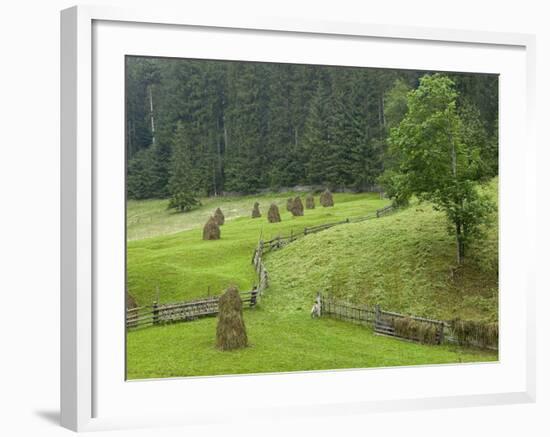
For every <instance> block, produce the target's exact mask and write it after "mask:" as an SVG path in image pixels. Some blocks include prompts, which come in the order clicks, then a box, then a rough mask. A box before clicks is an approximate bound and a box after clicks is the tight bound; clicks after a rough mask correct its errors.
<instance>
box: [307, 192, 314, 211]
mask: <svg viewBox="0 0 550 437" xmlns="http://www.w3.org/2000/svg"><path fill="white" fill-rule="evenodd" d="M306 209H315V197H313V194H311V193H309V194H308V195H307V197H306Z"/></svg>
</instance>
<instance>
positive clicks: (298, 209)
mask: <svg viewBox="0 0 550 437" xmlns="http://www.w3.org/2000/svg"><path fill="white" fill-rule="evenodd" d="M290 212H291V213H292V215H293V216H295V217H296V216H302V215H304V204H303V203H302V199H300V198H299V197H296V198H295V199H294V201H293V202H292V208H290Z"/></svg>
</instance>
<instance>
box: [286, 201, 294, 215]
mask: <svg viewBox="0 0 550 437" xmlns="http://www.w3.org/2000/svg"><path fill="white" fill-rule="evenodd" d="M292 205H294V199H293V198H292V197H290V198H288V199H287V200H286V210H287V211H288V212H290V211H292Z"/></svg>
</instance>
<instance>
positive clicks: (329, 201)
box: [319, 188, 334, 207]
mask: <svg viewBox="0 0 550 437" xmlns="http://www.w3.org/2000/svg"><path fill="white" fill-rule="evenodd" d="M319 203H320V204H321V205H322V206H324V207H327V206H334V199H333V198H332V193H331V192H330V191H329V190H328V188H327V189H326V190H325V191H324V192H323V193H322V194H321V197H319Z"/></svg>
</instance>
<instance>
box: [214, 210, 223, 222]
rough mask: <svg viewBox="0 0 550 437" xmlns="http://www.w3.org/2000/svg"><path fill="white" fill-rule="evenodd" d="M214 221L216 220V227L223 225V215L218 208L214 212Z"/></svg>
mask: <svg viewBox="0 0 550 437" xmlns="http://www.w3.org/2000/svg"><path fill="white" fill-rule="evenodd" d="M214 219H215V220H216V223H217V224H218V226H221V225H223V224H224V223H225V216H224V215H223V212H222V210H221V209H220V208H217V209H216V212H214Z"/></svg>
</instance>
